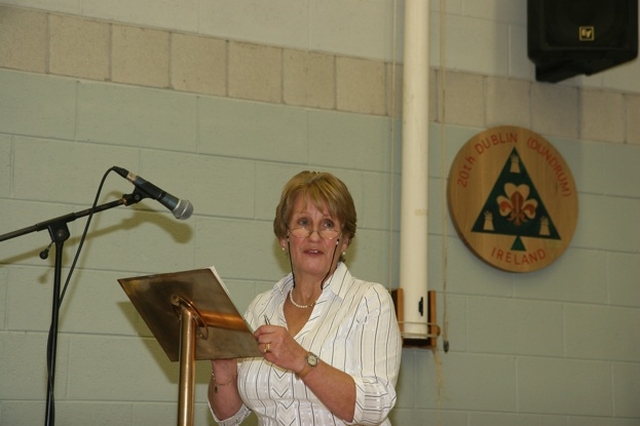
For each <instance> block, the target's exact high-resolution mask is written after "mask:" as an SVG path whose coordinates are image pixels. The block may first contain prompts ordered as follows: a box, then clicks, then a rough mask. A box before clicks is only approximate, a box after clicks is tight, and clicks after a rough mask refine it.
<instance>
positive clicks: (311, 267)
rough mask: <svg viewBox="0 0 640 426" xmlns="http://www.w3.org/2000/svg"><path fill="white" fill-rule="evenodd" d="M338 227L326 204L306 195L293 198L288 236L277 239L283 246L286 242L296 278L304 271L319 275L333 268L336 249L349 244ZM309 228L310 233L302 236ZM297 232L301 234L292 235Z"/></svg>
mask: <svg viewBox="0 0 640 426" xmlns="http://www.w3.org/2000/svg"><path fill="white" fill-rule="evenodd" d="M304 230H306V231H307V232H305V231H304ZM341 230H342V224H341V223H340V222H339V221H338V220H337V219H335V218H333V217H331V216H330V214H329V211H328V209H327V208H326V206H323V208H322V210H320V209H318V208H317V207H316V206H315V204H314V203H312V202H310V201H308V200H307V198H303V197H298V199H296V201H295V203H294V204H293V212H292V215H291V219H290V221H289V232H288V236H287V237H285V238H282V239H281V240H280V244H281V245H282V246H283V247H285V248H286V247H287V246H288V248H289V250H291V262H292V263H293V267H294V273H295V275H296V278H300V279H302V278H303V275H307V276H308V277H314V278H315V279H322V278H324V276H325V275H327V273H328V272H329V271H330V270H331V271H332V272H333V270H334V269H335V267H336V264H337V263H338V259H339V257H340V253H342V252H343V251H345V250H346V249H347V247H348V246H349V242H348V239H347V238H346V237H345V236H343V235H342V234H341ZM309 231H311V233H310V234H309V235H308V236H305V234H306V233H308V232H309ZM298 234H299V235H301V236H296V235H298ZM321 234H322V235H321ZM336 234H337V235H336ZM323 235H324V236H323ZM287 238H288V240H289V241H288V244H287ZM332 258H333V260H332Z"/></svg>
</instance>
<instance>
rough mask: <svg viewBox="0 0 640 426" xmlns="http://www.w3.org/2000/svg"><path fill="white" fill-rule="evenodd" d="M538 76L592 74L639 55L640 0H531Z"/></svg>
mask: <svg viewBox="0 0 640 426" xmlns="http://www.w3.org/2000/svg"><path fill="white" fill-rule="evenodd" d="M527 24H528V28H527V37H528V39H527V43H528V46H527V53H528V55H529V59H531V61H532V62H533V63H534V64H535V66H536V80H538V81H547V82H551V83H557V82H558V81H561V80H564V79H567V78H570V77H573V76H576V75H579V74H586V75H591V74H594V73H597V72H600V71H604V70H606V69H608V68H611V67H614V66H616V65H619V64H622V63H624V62H629V61H631V60H633V59H635V58H636V57H637V56H638V0H527Z"/></svg>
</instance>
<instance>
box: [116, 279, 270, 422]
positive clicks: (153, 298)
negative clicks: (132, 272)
mask: <svg viewBox="0 0 640 426" xmlns="http://www.w3.org/2000/svg"><path fill="white" fill-rule="evenodd" d="M118 282H119V283H120V285H121V287H122V289H123V290H124V291H125V293H126V294H127V296H128V297H129V299H130V300H131V302H132V303H133V305H134V307H135V308H136V309H137V310H138V313H139V314H140V315H141V316H142V318H143V319H144V321H145V323H146V324H147V326H148V327H149V329H150V330H151V332H152V333H153V336H154V337H155V338H156V340H157V341H158V343H160V346H161V347H162V349H163V350H164V352H165V353H166V355H167V357H168V358H169V360H171V361H173V362H176V361H179V363H180V379H179V397H178V398H179V399H178V425H179V426H192V425H193V403H194V394H195V361H196V360H206V359H222V358H245V357H262V356H263V354H262V352H260V350H259V349H258V343H257V342H256V340H255V338H254V337H253V331H252V330H251V327H249V325H248V324H247V323H246V321H245V320H244V318H243V317H242V315H241V314H240V313H239V312H238V310H237V309H236V307H235V305H234V304H233V302H232V301H231V298H230V297H229V293H228V291H227V289H226V288H225V286H224V284H223V282H222V280H221V279H220V277H219V276H218V274H217V272H216V270H215V268H213V267H211V268H207V269H196V270H192V271H184V272H174V273H168V274H158V275H146V276H139V277H131V278H121V279H118Z"/></svg>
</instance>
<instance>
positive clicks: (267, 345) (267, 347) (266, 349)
mask: <svg viewBox="0 0 640 426" xmlns="http://www.w3.org/2000/svg"><path fill="white" fill-rule="evenodd" d="M269 348H270V345H269V343H265V344H264V353H265V354H266V353H268V352H269Z"/></svg>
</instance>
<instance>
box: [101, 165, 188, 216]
mask: <svg viewBox="0 0 640 426" xmlns="http://www.w3.org/2000/svg"><path fill="white" fill-rule="evenodd" d="M113 170H115V172H116V173H118V174H119V175H120V176H122V177H123V178H125V179H126V180H128V181H129V182H131V183H133V184H134V185H135V187H136V188H138V189H139V190H141V191H142V192H144V193H145V194H146V195H148V196H149V197H150V198H153V199H154V200H157V201H159V202H160V204H162V205H163V206H165V207H166V208H168V209H169V210H171V212H172V213H173V215H174V216H175V217H176V219H180V220H185V219H189V217H190V216H191V213H193V205H192V204H191V203H190V202H189V201H188V200H181V199H179V198H176V197H174V196H173V195H171V194H169V193H168V192H165V191H163V190H162V189H160V188H158V187H157V186H155V185H154V184H152V183H151V182H148V181H146V180H144V179H142V178H141V177H140V176H137V175H134V174H133V173H131V172H130V171H128V170H126V169H123V168H122V167H117V166H113Z"/></svg>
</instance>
